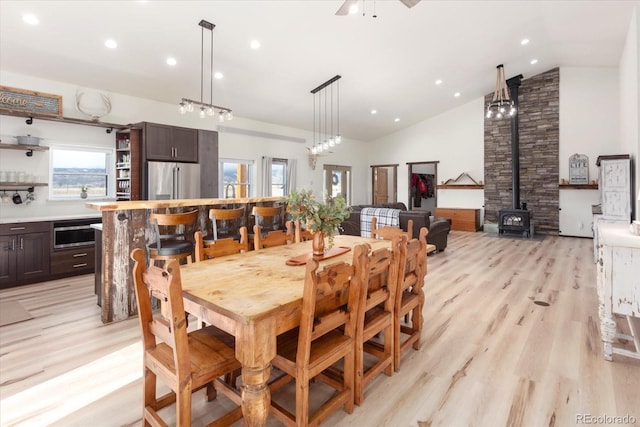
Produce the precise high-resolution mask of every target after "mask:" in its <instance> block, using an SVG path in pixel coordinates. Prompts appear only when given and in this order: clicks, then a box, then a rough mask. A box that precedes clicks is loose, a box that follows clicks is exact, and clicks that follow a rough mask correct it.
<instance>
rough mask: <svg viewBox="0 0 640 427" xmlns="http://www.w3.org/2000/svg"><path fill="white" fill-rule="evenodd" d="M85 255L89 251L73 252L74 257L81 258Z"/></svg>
mask: <svg viewBox="0 0 640 427" xmlns="http://www.w3.org/2000/svg"><path fill="white" fill-rule="evenodd" d="M83 256H87V253H86V252H83V253H81V254H73V257H74V258H80V257H83Z"/></svg>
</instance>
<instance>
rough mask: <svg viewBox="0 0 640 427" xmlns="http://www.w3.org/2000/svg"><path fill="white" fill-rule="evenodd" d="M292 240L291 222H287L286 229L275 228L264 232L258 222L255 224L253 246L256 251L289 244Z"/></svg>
mask: <svg viewBox="0 0 640 427" xmlns="http://www.w3.org/2000/svg"><path fill="white" fill-rule="evenodd" d="M292 241H293V235H292V233H291V223H290V222H289V223H288V224H287V229H286V230H275V231H269V232H267V233H263V231H262V228H261V227H260V226H259V225H258V224H256V225H254V226H253V248H254V249H255V250H256V251H258V250H260V249H266V248H271V247H274V246H283V245H288V244H290V243H291V242H292Z"/></svg>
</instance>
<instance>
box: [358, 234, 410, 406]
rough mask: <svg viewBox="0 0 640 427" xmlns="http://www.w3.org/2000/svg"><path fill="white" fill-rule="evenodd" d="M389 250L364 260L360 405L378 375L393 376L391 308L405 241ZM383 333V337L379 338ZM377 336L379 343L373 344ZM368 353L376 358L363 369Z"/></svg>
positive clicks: (399, 240)
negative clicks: (402, 246) (365, 262)
mask: <svg viewBox="0 0 640 427" xmlns="http://www.w3.org/2000/svg"><path fill="white" fill-rule="evenodd" d="M391 240H392V242H391V247H390V248H381V249H377V250H375V251H373V252H370V253H369V254H368V256H367V258H368V259H367V267H368V268H366V269H362V271H361V274H362V278H361V282H362V284H363V287H364V288H365V291H364V292H363V298H362V301H361V304H360V310H359V311H358V321H357V326H356V360H355V365H356V368H355V369H356V374H355V385H354V401H355V403H356V404H357V405H361V404H362V401H363V400H364V389H365V387H366V386H367V385H368V384H369V383H370V382H371V381H372V380H373V379H374V378H375V377H376V376H378V375H379V374H381V373H383V372H384V373H385V374H386V375H388V376H390V375H392V374H393V345H394V339H393V332H394V307H395V296H396V290H397V285H398V279H399V274H398V270H399V267H400V247H401V245H406V244H407V237H406V235H404V234H399V235H397V236H395V237H393V238H392V239H391ZM381 333H382V334H381ZM377 336H380V337H381V338H380V339H377V340H374V338H376V337H377ZM365 353H368V354H370V355H372V356H374V357H375V358H376V361H375V362H374V363H373V364H369V365H368V366H367V367H366V368H365V364H364V357H365Z"/></svg>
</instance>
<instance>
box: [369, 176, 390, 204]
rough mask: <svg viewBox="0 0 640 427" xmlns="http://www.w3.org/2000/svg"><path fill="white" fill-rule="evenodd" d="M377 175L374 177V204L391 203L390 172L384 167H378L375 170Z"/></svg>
mask: <svg viewBox="0 0 640 427" xmlns="http://www.w3.org/2000/svg"><path fill="white" fill-rule="evenodd" d="M374 173H375V174H376V177H375V179H374V183H375V184H374V188H373V204H374V205H378V204H380V203H389V192H388V191H387V188H388V187H389V173H388V172H387V170H386V169H384V168H378V169H376V170H375V171H374Z"/></svg>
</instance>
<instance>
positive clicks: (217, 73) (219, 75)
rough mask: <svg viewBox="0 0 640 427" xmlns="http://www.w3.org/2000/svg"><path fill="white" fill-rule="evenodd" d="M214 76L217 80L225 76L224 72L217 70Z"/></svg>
mask: <svg viewBox="0 0 640 427" xmlns="http://www.w3.org/2000/svg"><path fill="white" fill-rule="evenodd" d="M213 77H215V79H216V80H220V79H221V78H223V77H224V74H222V73H221V72H220V71H216V72H215V73H214V74H213Z"/></svg>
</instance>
